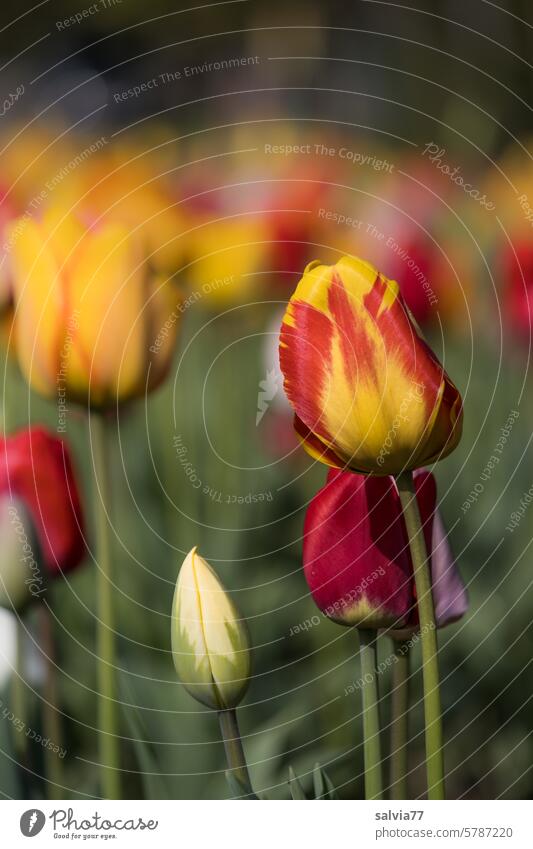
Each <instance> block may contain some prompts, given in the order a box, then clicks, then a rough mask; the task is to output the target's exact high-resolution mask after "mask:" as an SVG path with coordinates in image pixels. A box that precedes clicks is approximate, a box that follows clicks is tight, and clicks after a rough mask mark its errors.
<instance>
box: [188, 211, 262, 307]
mask: <svg viewBox="0 0 533 849" xmlns="http://www.w3.org/2000/svg"><path fill="white" fill-rule="evenodd" d="M189 249H190V251H191V253H192V257H193V259H194V262H193V263H192V265H191V266H190V268H189V270H188V280H189V282H190V285H191V286H192V288H193V290H194V294H195V299H196V300H197V301H198V302H199V303H202V304H203V305H204V306H206V307H208V308H210V309H224V308H228V307H231V306H234V305H236V304H243V303H247V302H248V301H253V300H255V299H256V297H257V293H258V290H260V289H261V277H260V276H259V275H256V274H255V273H254V272H257V271H260V270H261V268H262V265H263V262H264V259H265V257H266V253H267V249H268V233H267V231H266V229H265V226H264V225H262V224H261V223H260V222H259V221H253V220H243V218H241V217H239V218H231V219H226V220H220V221H216V220H215V221H212V222H211V221H210V222H208V223H206V224H204V225H203V226H199V227H198V228H197V229H195V230H194V231H193V232H192V233H191V234H190V236H189Z"/></svg>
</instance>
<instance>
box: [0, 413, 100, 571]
mask: <svg viewBox="0 0 533 849" xmlns="http://www.w3.org/2000/svg"><path fill="white" fill-rule="evenodd" d="M0 497H2V498H3V499H9V500H12V499H16V500H17V501H18V502H21V503H23V504H24V506H25V508H26V510H27V513H28V514H29V516H30V518H31V520H32V523H33V527H34V531H35V534H36V536H37V540H38V543H39V549H40V554H41V557H42V565H43V567H44V571H45V572H46V573H47V574H48V575H54V574H58V573H61V572H66V571H68V570H70V569H74V568H75V567H76V566H77V565H78V564H79V563H80V561H81V560H82V559H83V556H84V553H85V542H84V535H83V516H82V510H81V502H80V496H79V493H78V487H77V484H76V480H75V477H74V472H73V469H72V463H71V459H70V454H69V451H68V448H67V446H66V444H65V443H64V442H63V441H62V440H61V439H58V438H57V437H54V436H52V435H51V434H49V433H48V432H47V431H46V430H45V429H44V428H42V427H34V428H30V429H28V430H21V431H19V432H18V433H15V434H13V435H12V436H8V437H7V438H5V439H3V438H2V439H1V453H0Z"/></svg>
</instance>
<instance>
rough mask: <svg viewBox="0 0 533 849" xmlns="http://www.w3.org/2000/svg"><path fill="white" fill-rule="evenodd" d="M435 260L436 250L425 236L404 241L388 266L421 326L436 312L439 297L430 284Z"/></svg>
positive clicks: (435, 275)
mask: <svg viewBox="0 0 533 849" xmlns="http://www.w3.org/2000/svg"><path fill="white" fill-rule="evenodd" d="M438 263H439V257H438V255H437V249H436V248H435V246H434V245H433V244H432V243H431V242H430V241H429V239H425V238H424V239H415V240H413V241H410V242H407V243H406V244H405V245H404V246H402V249H401V251H399V252H397V253H395V254H394V258H393V261H392V263H390V265H389V266H388V270H389V272H390V275H391V277H392V278H393V279H394V280H396V282H397V283H398V285H399V287H400V292H401V293H402V295H403V298H404V300H405V302H406V304H407V306H408V307H409V309H410V310H411V312H412V313H413V315H414V317H415V318H416V320H417V321H418V323H419V324H422V325H426V324H430V323H431V321H432V320H433V319H434V318H435V315H436V308H435V304H438V297H437V294H436V293H435V291H434V289H433V288H432V286H435V280H436V278H437V274H436V269H437V265H438Z"/></svg>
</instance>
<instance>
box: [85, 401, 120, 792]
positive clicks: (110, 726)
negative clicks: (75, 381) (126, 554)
mask: <svg viewBox="0 0 533 849" xmlns="http://www.w3.org/2000/svg"><path fill="white" fill-rule="evenodd" d="M91 435H92V447H93V452H94V468H95V474H96V491H95V493H94V499H95V511H96V516H95V519H96V553H97V567H98V570H97V626H96V627H97V640H96V643H97V653H98V666H97V686H98V694H99V698H98V730H99V733H98V745H99V757H100V769H101V790H102V795H103V797H104V798H105V799H120V798H121V795H120V771H119V770H120V760H119V738H118V735H117V715H116V693H115V689H116V686H115V631H114V622H113V618H114V617H113V612H114V611H113V583H112V574H111V566H112V563H111V538H110V532H109V519H108V514H107V511H108V510H109V507H110V494H111V487H110V478H109V475H110V469H109V457H108V432H107V422H106V420H105V418H104V415H103V414H101V413H93V414H92V415H91Z"/></svg>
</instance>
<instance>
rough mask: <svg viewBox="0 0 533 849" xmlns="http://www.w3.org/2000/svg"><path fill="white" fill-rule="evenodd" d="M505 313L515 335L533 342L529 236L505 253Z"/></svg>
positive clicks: (532, 263) (532, 252)
mask: <svg viewBox="0 0 533 849" xmlns="http://www.w3.org/2000/svg"><path fill="white" fill-rule="evenodd" d="M501 265H502V274H503V279H504V281H505V291H504V298H503V306H504V313H505V318H506V320H507V323H508V325H509V328H510V330H511V332H512V333H513V336H514V337H516V336H518V337H519V338H521V339H522V340H523V341H524V342H527V343H528V344H529V340H530V338H531V330H532V324H533V247H532V245H531V240H530V239H529V238H528V239H527V240H526V239H524V240H523V241H518V243H516V244H514V245H513V246H512V247H509V248H507V249H506V250H505V251H504V252H503V255H502V261H501Z"/></svg>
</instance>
